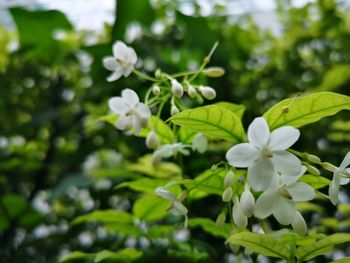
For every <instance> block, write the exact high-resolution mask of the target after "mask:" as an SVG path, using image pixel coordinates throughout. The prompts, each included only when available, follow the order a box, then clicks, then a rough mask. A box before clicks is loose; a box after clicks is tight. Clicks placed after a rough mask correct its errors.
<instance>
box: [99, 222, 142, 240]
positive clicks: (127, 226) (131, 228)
mask: <svg viewBox="0 0 350 263" xmlns="http://www.w3.org/2000/svg"><path fill="white" fill-rule="evenodd" d="M104 227H105V228H106V229H107V231H108V232H113V233H117V234H119V235H120V234H124V235H125V236H132V237H141V236H142V234H143V233H142V231H141V229H140V228H139V227H137V226H135V225H134V224H133V223H131V222H130V223H120V222H110V223H105V224H104Z"/></svg>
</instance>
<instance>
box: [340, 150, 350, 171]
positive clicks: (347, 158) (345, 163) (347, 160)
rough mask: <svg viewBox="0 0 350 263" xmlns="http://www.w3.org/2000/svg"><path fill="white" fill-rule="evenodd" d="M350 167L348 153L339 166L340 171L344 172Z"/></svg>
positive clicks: (349, 154) (349, 153) (349, 155)
mask: <svg viewBox="0 0 350 263" xmlns="http://www.w3.org/2000/svg"><path fill="white" fill-rule="evenodd" d="M349 165H350V152H348V153H347V154H346V155H345V157H344V159H343V161H342V162H341V164H340V165H339V170H340V171H341V172H342V171H343V170H345V168H346V167H348V166H349Z"/></svg>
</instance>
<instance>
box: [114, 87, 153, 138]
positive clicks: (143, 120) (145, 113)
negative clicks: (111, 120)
mask: <svg viewBox="0 0 350 263" xmlns="http://www.w3.org/2000/svg"><path fill="white" fill-rule="evenodd" d="M108 105H109V108H110V109H111V111H112V112H113V113H116V114H118V115H119V118H118V120H117V122H116V127H117V128H118V129H120V130H123V131H131V130H132V129H134V132H135V134H137V133H139V132H140V130H141V128H146V127H147V126H148V122H149V118H150V117H151V111H150V109H149V108H148V107H147V106H146V105H145V104H144V103H141V102H140V100H139V97H138V96H137V94H136V92H135V91H133V90H131V89H124V90H123V91H122V96H121V97H112V98H110V99H109V101H108Z"/></svg>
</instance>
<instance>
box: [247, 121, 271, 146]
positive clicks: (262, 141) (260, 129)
mask: <svg viewBox="0 0 350 263" xmlns="http://www.w3.org/2000/svg"><path fill="white" fill-rule="evenodd" d="M269 137H270V130H269V126H268V125H267V122H266V121H265V119H264V118H263V117H259V118H255V119H254V120H253V122H252V123H251V124H250V125H249V127H248V140H249V142H250V143H251V144H253V145H254V146H255V147H257V148H263V147H265V146H266V145H267V143H268V140H269Z"/></svg>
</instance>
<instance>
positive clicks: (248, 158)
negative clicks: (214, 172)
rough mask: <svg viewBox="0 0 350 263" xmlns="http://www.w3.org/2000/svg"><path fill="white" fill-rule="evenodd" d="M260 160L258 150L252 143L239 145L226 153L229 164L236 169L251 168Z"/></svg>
mask: <svg viewBox="0 0 350 263" xmlns="http://www.w3.org/2000/svg"><path fill="white" fill-rule="evenodd" d="M258 158H259V152H258V150H257V149H256V148H255V147H254V146H253V145H251V144H250V143H240V144H237V145H235V146H233V147H232V148H231V149H229V150H228V151H227V153H226V159H227V161H228V163H229V164H230V165H232V166H234V167H249V166H251V165H253V163H254V162H255V161H256V160H257V159H258Z"/></svg>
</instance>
